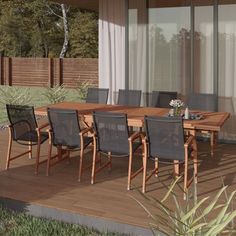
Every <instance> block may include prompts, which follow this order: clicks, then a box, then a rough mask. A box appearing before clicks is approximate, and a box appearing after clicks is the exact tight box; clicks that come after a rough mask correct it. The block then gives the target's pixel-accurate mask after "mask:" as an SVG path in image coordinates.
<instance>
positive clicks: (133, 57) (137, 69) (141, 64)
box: [128, 0, 147, 92]
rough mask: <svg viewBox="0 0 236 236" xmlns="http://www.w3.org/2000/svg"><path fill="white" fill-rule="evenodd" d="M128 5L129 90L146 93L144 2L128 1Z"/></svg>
mask: <svg viewBox="0 0 236 236" xmlns="http://www.w3.org/2000/svg"><path fill="white" fill-rule="evenodd" d="M129 5H130V6H131V8H132V9H129V16H128V17H129V88H130V89H141V90H142V91H143V92H145V91H146V84H147V69H146V68H147V57H146V55H147V41H146V38H147V33H146V28H147V8H146V0H130V1H129Z"/></svg>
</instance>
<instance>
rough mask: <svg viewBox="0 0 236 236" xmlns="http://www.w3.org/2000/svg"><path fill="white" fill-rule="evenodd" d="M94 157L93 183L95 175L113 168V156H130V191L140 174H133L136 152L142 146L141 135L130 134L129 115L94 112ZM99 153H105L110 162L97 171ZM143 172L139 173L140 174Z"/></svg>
mask: <svg viewBox="0 0 236 236" xmlns="http://www.w3.org/2000/svg"><path fill="white" fill-rule="evenodd" d="M93 119H94V128H95V134H94V143H95V144H94V146H95V147H94V150H95V151H94V156H93V168H92V178H91V183H92V184H93V183H94V181H95V173H97V172H98V171H100V170H102V169H103V168H105V167H107V166H109V167H111V156H117V157H127V156H129V168H128V190H129V189H130V182H131V179H132V178H134V177H135V176H136V175H137V174H138V173H136V174H132V173H131V171H132V170H131V166H132V158H133V154H134V152H135V151H136V150H137V149H138V147H139V146H140V145H141V134H140V133H139V132H136V133H133V134H132V135H130V134H129V130H128V124H127V115H126V114H118V113H109V112H94V113H93ZM97 153H105V154H106V156H107V157H108V161H107V162H106V163H105V164H104V165H103V166H101V167H99V168H98V169H96V166H95V164H96V156H97ZM140 172H141V170H140V171H139V173H140Z"/></svg>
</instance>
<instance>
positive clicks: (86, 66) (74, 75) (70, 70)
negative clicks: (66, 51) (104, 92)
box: [62, 58, 98, 88]
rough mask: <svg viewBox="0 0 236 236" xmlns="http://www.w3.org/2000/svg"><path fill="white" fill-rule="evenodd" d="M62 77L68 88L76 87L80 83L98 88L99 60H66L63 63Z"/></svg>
mask: <svg viewBox="0 0 236 236" xmlns="http://www.w3.org/2000/svg"><path fill="white" fill-rule="evenodd" d="M62 77H63V83H64V84H65V85H66V86H67V87H71V88H73V87H76V86H77V85H78V81H79V82H86V81H87V82H88V83H90V84H91V85H93V86H98V60H97V59H81V58H65V59H63V61H62Z"/></svg>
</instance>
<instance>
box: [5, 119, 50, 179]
mask: <svg viewBox="0 0 236 236" xmlns="http://www.w3.org/2000/svg"><path fill="white" fill-rule="evenodd" d="M48 125H49V124H48V123H45V124H42V125H41V126H40V127H38V128H36V132H37V137H38V142H37V143H36V144H32V142H28V151H25V152H23V153H21V154H18V155H16V156H13V157H11V151H12V144H13V141H14V140H13V132H14V131H13V126H12V125H8V133H9V138H8V151H7V161H6V170H8V169H9V167H10V162H11V161H13V160H15V159H17V158H19V157H22V156H24V155H26V154H29V158H30V159H32V146H33V145H37V151H36V163H35V174H36V175H37V174H38V169H39V165H40V164H43V163H45V162H46V161H47V160H43V161H39V159H40V146H41V135H40V132H41V131H42V130H43V129H44V128H46V127H47V126H48ZM21 145H22V144H21ZM25 145H27V143H25Z"/></svg>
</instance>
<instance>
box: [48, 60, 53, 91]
mask: <svg viewBox="0 0 236 236" xmlns="http://www.w3.org/2000/svg"><path fill="white" fill-rule="evenodd" d="M53 80H54V78H53V59H52V58H48V84H49V87H50V88H53V86H54V81H53Z"/></svg>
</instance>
